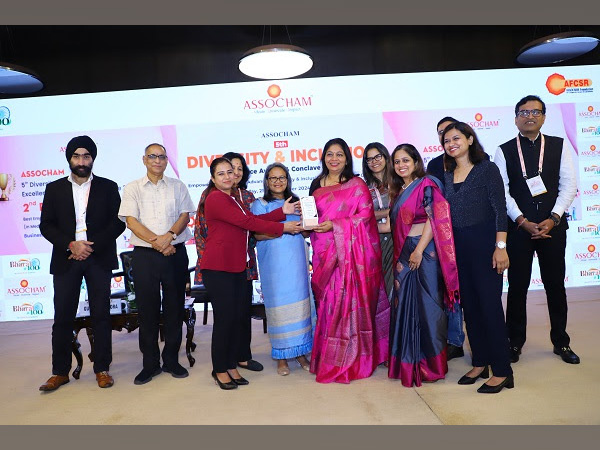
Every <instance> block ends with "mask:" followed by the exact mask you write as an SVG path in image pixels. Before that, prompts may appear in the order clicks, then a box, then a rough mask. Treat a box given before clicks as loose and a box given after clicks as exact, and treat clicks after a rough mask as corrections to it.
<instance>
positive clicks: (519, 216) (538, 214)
mask: <svg viewBox="0 0 600 450" xmlns="http://www.w3.org/2000/svg"><path fill="white" fill-rule="evenodd" d="M545 119H546V105H545V104H544V102H543V101H542V99H541V98H539V97H537V96H535V95H528V96H526V97H524V98H522V99H521V100H519V102H518V103H517V105H516V106H515V124H516V126H517V128H518V130H519V134H518V135H517V137H516V138H513V139H511V140H510V141H508V142H505V143H504V144H502V145H501V146H500V147H499V148H498V149H497V151H496V156H495V158H494V162H495V163H496V164H497V165H498V167H499V169H500V173H501V174H502V178H503V179H504V189H505V191H506V206H507V210H508V216H509V217H510V219H512V220H509V225H508V226H509V228H508V238H507V243H506V247H507V251H508V256H509V259H510V268H509V269H508V297H507V307H506V325H507V327H508V337H509V340H510V357H511V362H513V363H515V362H517V361H518V360H519V355H520V354H521V348H522V347H523V345H524V344H525V338H526V327H527V310H526V302H527V290H528V289H529V283H530V280H531V265H532V262H533V254H534V252H535V253H537V256H538V261H539V264H540V273H541V277H542V282H543V284H544V289H545V290H546V298H547V302H548V311H549V313H550V327H551V328H550V340H551V341H552V344H553V345H554V353H555V354H557V355H559V356H560V357H561V358H562V360H563V361H564V362H566V363H570V364H579V357H578V356H577V355H576V354H575V352H573V350H571V348H570V347H569V343H570V338H569V335H568V334H567V331H566V328H567V295H566V291H565V282H564V280H565V247H566V243H567V228H568V227H569V226H568V224H567V220H566V219H565V218H564V213H565V211H566V210H567V208H568V207H569V206H570V205H571V203H572V202H573V199H574V198H575V195H576V193H577V180H576V178H575V169H574V167H573V162H572V158H571V153H570V151H569V149H568V148H564V146H563V139H562V138H560V137H555V136H547V135H544V134H542V133H540V129H541V128H542V125H544V121H545Z"/></svg>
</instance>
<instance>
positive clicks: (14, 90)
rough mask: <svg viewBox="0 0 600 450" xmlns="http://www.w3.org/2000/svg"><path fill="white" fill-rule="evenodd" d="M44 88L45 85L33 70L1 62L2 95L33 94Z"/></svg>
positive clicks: (0, 81) (0, 90) (0, 87)
mask: <svg viewBox="0 0 600 450" xmlns="http://www.w3.org/2000/svg"><path fill="white" fill-rule="evenodd" d="M43 87H44V83H42V81H41V80H40V79H39V77H38V76H37V74H36V73H35V72H33V71H32V70H29V69H26V68H25V67H21V66H17V65H15V64H9V63H4V62H0V93H2V94H31V93H33V92H37V91H39V90H40V89H42V88H43Z"/></svg>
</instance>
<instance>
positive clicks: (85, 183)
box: [67, 172, 94, 186]
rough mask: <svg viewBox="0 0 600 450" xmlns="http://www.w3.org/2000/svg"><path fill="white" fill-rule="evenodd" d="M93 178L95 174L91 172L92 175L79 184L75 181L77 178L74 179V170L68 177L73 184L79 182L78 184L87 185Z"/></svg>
mask: <svg viewBox="0 0 600 450" xmlns="http://www.w3.org/2000/svg"><path fill="white" fill-rule="evenodd" d="M93 179H94V174H93V173H91V172H90V177H89V178H88V179H87V181H85V182H83V183H81V185H79V184H77V183H76V182H75V180H74V179H73V172H71V173H70V174H69V176H68V177H67V180H69V181H70V182H71V184H77V186H85V185H87V184H88V183H91V182H92V180H93Z"/></svg>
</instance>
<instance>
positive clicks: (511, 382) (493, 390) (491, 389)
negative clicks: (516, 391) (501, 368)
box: [477, 374, 515, 394]
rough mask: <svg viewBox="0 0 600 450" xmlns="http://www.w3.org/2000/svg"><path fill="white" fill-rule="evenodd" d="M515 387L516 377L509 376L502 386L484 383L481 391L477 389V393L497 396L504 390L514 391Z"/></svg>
mask: <svg viewBox="0 0 600 450" xmlns="http://www.w3.org/2000/svg"><path fill="white" fill-rule="evenodd" d="M514 387H515V379H514V377H513V376H512V374H511V375H509V376H507V377H506V378H505V379H504V381H503V382H502V383H500V384H498V385H497V386H490V385H489V384H485V383H483V384H482V385H481V386H480V388H479V389H477V392H479V393H480V394H497V393H498V392H500V391H501V390H502V388H506V389H512V388H514Z"/></svg>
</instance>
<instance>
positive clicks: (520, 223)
mask: <svg viewBox="0 0 600 450" xmlns="http://www.w3.org/2000/svg"><path fill="white" fill-rule="evenodd" d="M525 222H527V218H526V217H523V220H521V222H519V223H518V224H517V229H518V228H520V227H521V225H523V224H524V223H525Z"/></svg>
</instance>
